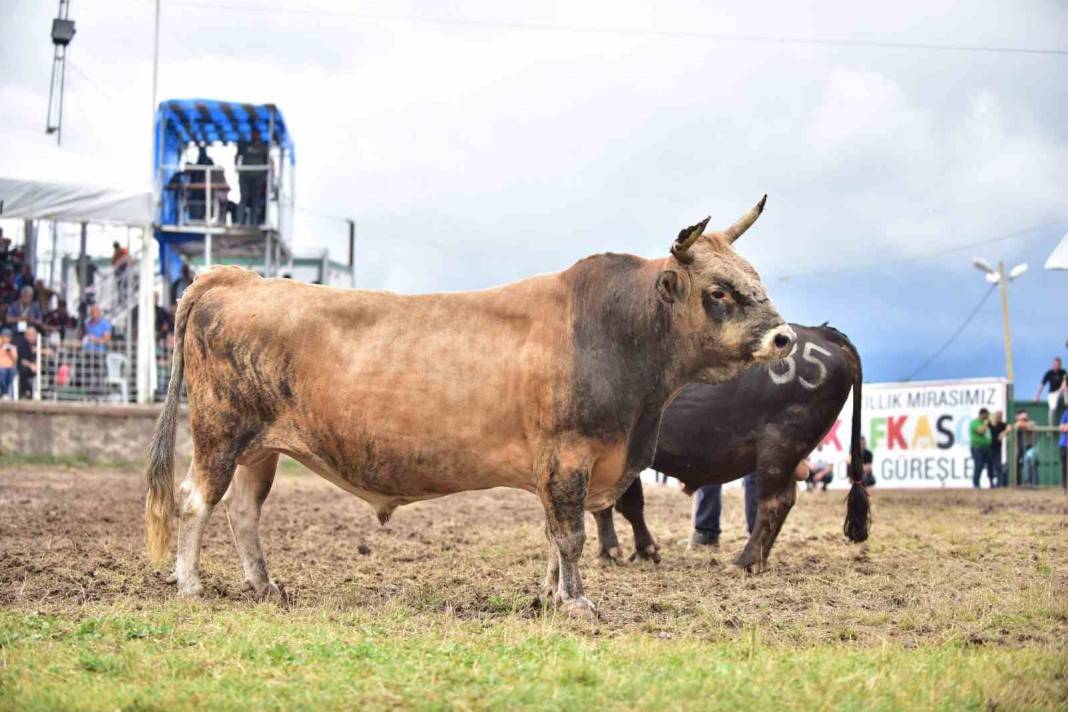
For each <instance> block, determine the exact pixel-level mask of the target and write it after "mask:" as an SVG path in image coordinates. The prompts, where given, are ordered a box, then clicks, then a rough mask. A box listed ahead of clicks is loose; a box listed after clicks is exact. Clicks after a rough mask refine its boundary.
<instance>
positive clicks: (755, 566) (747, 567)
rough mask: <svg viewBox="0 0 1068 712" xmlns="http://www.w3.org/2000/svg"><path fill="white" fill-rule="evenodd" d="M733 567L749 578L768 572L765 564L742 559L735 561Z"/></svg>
mask: <svg viewBox="0 0 1068 712" xmlns="http://www.w3.org/2000/svg"><path fill="white" fill-rule="evenodd" d="M734 565H735V566H737V567H738V568H739V569H741V570H742V571H743V572H745V573H746V574H748V575H750V576H756V575H758V574H762V573H764V572H765V571H767V570H768V565H767V563H766V562H762V561H751V560H750V559H743V558H741V557H739V558H737V559H735V561H734Z"/></svg>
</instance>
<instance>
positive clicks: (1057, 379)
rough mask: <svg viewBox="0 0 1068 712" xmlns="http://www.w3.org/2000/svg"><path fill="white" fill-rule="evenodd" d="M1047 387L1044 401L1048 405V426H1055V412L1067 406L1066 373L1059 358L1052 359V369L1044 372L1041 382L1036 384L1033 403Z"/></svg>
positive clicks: (1067, 385) (1067, 376)
mask: <svg viewBox="0 0 1068 712" xmlns="http://www.w3.org/2000/svg"><path fill="white" fill-rule="evenodd" d="M1047 386H1049V393H1048V394H1047V396H1046V401H1047V403H1048V404H1049V424H1050V425H1056V424H1057V412H1058V411H1059V410H1060V408H1061V407H1062V406H1064V405H1068V372H1066V371H1065V370H1064V366H1063V365H1062V364H1061V360H1060V359H1059V358H1054V359H1053V368H1051V369H1050V370H1048V371H1046V373H1045V374H1044V375H1043V376H1042V382H1041V383H1039V384H1038V392H1037V393H1035V403H1037V402H1038V400H1039V399H1040V398H1041V397H1042V390H1043V389H1044V388H1046V387H1047Z"/></svg>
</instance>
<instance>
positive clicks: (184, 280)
mask: <svg viewBox="0 0 1068 712" xmlns="http://www.w3.org/2000/svg"><path fill="white" fill-rule="evenodd" d="M193 279H194V275H193V270H192V269H191V268H190V267H189V265H188V264H186V263H185V262H183V263H182V272H181V274H179V275H178V279H176V280H174V281H173V282H171V304H177V303H178V300H179V299H181V298H182V292H184V291H185V290H186V289H187V288H188V287H189V285H191V284H192V283H193Z"/></svg>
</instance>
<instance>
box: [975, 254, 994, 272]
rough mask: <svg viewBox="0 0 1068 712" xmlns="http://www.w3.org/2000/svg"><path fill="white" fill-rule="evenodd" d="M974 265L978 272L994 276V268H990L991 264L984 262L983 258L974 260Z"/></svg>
mask: <svg viewBox="0 0 1068 712" xmlns="http://www.w3.org/2000/svg"><path fill="white" fill-rule="evenodd" d="M972 264H973V265H975V268H976V269H977V270H981V271H983V272H986V273H987V274H994V268H993V267H991V266H990V263H989V262H987V261H986V260H984V259H983V258H982V257H976V258H975V259H974V260H972Z"/></svg>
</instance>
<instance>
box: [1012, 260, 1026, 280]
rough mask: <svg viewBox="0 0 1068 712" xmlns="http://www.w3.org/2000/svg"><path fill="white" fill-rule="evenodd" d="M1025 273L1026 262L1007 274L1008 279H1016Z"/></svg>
mask: <svg viewBox="0 0 1068 712" xmlns="http://www.w3.org/2000/svg"><path fill="white" fill-rule="evenodd" d="M1026 271H1027V263H1026V262H1024V263H1023V264H1019V265H1016V266H1015V267H1013V268H1012V270H1011V271H1010V272H1009V279H1016V278H1017V277H1019V276H1020V275H1021V274H1023V273H1024V272H1026Z"/></svg>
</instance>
